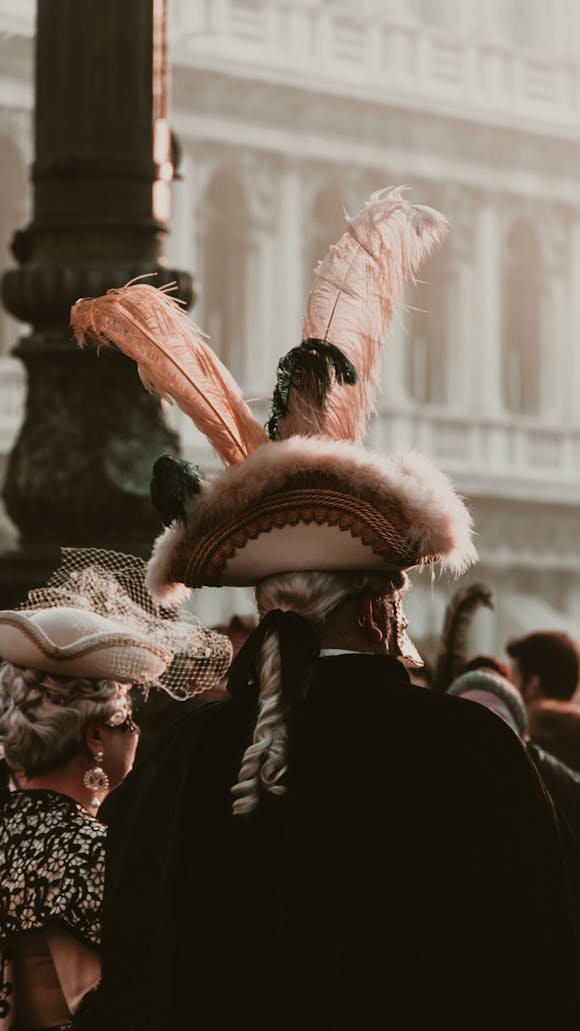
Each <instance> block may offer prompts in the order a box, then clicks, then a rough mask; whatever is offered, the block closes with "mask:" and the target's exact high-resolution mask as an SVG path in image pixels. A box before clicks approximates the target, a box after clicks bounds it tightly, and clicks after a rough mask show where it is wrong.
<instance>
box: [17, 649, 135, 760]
mask: <svg viewBox="0 0 580 1031" xmlns="http://www.w3.org/2000/svg"><path fill="white" fill-rule="evenodd" d="M127 690H128V685H126V684H118V683H117V682H116V681H114V680H83V679H80V678H77V677H58V676H53V675H52V674H49V673H43V672H41V671H39V670H35V669H25V668H23V667H22V666H15V665H13V664H12V663H10V662H3V663H2V664H1V665H0V746H1V748H2V750H3V752H4V758H5V760H6V763H7V765H8V767H9V769H10V771H11V772H23V773H25V774H26V775H27V776H28V777H34V776H39V775H41V774H44V773H46V772H48V771H49V770H53V769H56V768H58V767H59V766H61V765H64V764H65V763H66V762H68V760H69V759H71V758H72V756H73V755H74V754H75V752H76V751H77V749H78V748H79V747H80V746H81V744H82V740H83V733H84V729H85V727H86V725H87V723H88V722H89V720H92V719H96V720H99V721H100V722H103V723H106V722H107V721H108V720H110V719H112V718H113V717H114V716H115V714H116V713H118V711H119V709H120V707H121V706H122V704H123V702H122V699H123V696H124V695H126V692H127Z"/></svg>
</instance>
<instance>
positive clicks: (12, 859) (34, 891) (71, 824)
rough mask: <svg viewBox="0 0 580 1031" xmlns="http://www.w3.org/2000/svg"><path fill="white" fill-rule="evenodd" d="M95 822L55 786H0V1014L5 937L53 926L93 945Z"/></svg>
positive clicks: (6, 982) (98, 902) (5, 996)
mask: <svg viewBox="0 0 580 1031" xmlns="http://www.w3.org/2000/svg"><path fill="white" fill-rule="evenodd" d="M105 834H106V830H105V827H104V826H103V824H101V823H99V822H98V821H97V820H95V819H93V818H92V817H91V816H90V815H89V813H87V812H86V811H85V810H84V809H83V808H82V806H80V805H79V804H78V803H77V802H75V801H74V800H73V799H72V798H69V797H68V796H67V795H61V794H59V793H57V792H55V791H46V790H33V791H12V792H11V791H7V790H3V791H0V1020H1V1019H2V1018H5V1017H7V1016H8V1014H9V1013H10V1011H11V997H12V995H13V985H12V984H11V983H10V978H9V976H7V972H8V970H9V960H10V956H11V942H12V941H13V940H14V938H15V936H18V935H21V934H22V933H24V932H27V931H39V930H42V929H43V928H46V927H48V926H51V925H53V926H54V925H57V926H60V927H62V928H64V929H65V930H66V931H68V932H70V933H71V934H72V935H73V936H74V937H75V938H77V939H78V940H80V941H81V942H83V943H84V944H85V945H88V946H92V947H98V946H99V944H100V934H101V910H102V901H103V890H104V879H105Z"/></svg>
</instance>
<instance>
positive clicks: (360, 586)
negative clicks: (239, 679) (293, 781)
mask: <svg viewBox="0 0 580 1031" xmlns="http://www.w3.org/2000/svg"><path fill="white" fill-rule="evenodd" d="M407 584H408V580H407V577H406V575H405V574H404V573H397V572H395V573H389V574H380V573H372V574H360V573H317V572H308V573H282V574H279V575H277V576H270V577H266V579H264V580H262V581H261V582H260V583H259V584H258V585H257V587H256V602H257V605H258V612H259V613H260V616H261V617H264V616H265V615H266V613H268V612H270V611H272V610H273V609H282V610H286V611H291V612H297V613H298V614H299V615H300V616H302V618H303V619H305V620H306V621H307V622H308V623H309V624H310V625H311V626H312V627H315V628H319V627H320V626H321V625H322V624H323V623H324V620H325V619H326V618H327V617H328V616H329V615H330V614H331V613H332V612H333V611H334V610H335V609H337V608H338V606H339V605H341V604H342V603H343V602H345V601H346V600H347V599H349V598H352V599H353V600H354V599H355V598H356V597H357V596H360V595H364V594H368V593H369V592H372V593H376V595H377V597H383V598H385V597H390V596H393V597H394V603H393V614H394V619H396V618H399V616H398V614H399V602H398V599H399V592H402V591H403V590H404V589H405V588H406V586H407ZM394 636H396V633H395V632H393V637H394ZM257 666H258V670H259V681H260V691H259V696H258V717H257V720H256V725H255V728H254V734H253V739H252V744H251V745H249V747H248V748H247V749H246V751H245V753H244V757H243V759H242V765H241V767H240V772H239V775H238V781H237V783H236V784H235V785H234V787H233V788H232V795H233V797H234V803H233V807H232V808H233V812H234V815H236V816H240V815H248V814H249V813H251V812H253V811H254V810H255V809H256V807H257V805H258V802H259V798H260V791H261V790H263V791H267V792H268V793H269V794H272V795H278V796H280V795H283V794H284V793H285V790H286V789H285V787H284V784H283V780H284V775H285V773H286V769H287V765H286V746H287V738H288V728H287V712H286V711H285V705H284V699H283V697H282V689H281V661H280V648H279V642H278V635H277V634H276V632H275V631H270V632H269V633H268V634H267V635H266V637H265V639H264V643H263V645H262V648H261V651H260V655H259V658H258V662H257Z"/></svg>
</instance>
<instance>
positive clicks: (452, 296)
mask: <svg viewBox="0 0 580 1031" xmlns="http://www.w3.org/2000/svg"><path fill="white" fill-rule="evenodd" d="M448 200H449V203H447V201H448ZM444 210H445V211H446V212H448V213H449V216H450V219H451V232H450V234H449V239H448V241H447V242H446V243H445V244H444V245H443V246H444V247H446V248H447V251H448V264H447V268H448V276H449V282H448V291H449V293H448V298H449V303H448V311H447V321H448V326H447V340H448V344H449V349H448V354H447V391H446V397H447V404H448V405H449V408H450V410H452V411H454V412H458V413H462V412H463V413H467V412H471V410H472V396H471V389H472V384H471V382H470V378H471V370H472V368H473V365H474V363H475V362H476V361H477V348H478V344H479V341H478V340H477V334H476V319H475V307H476V297H477V290H476V289H475V287H476V283H475V278H476V267H475V262H476V240H475V233H474V221H475V219H476V211H477V201H476V198H475V197H474V196H473V195H472V194H471V192H470V191H468V190H461V189H459V190H456V191H453V195H452V196H451V197H447V196H446V197H445V207H444Z"/></svg>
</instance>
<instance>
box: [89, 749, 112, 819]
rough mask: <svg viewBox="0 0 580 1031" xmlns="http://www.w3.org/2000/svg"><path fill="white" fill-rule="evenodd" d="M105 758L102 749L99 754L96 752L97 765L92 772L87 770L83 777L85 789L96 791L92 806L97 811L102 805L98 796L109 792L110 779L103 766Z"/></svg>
mask: <svg viewBox="0 0 580 1031" xmlns="http://www.w3.org/2000/svg"><path fill="white" fill-rule="evenodd" d="M104 758H105V753H104V752H103V751H101V749H99V751H98V752H95V756H94V760H95V765H94V766H93V767H92V768H91V769H90V770H87V772H86V773H85V775H84V777H83V784H84V785H85V787H86V788H88V789H89V791H94V793H95V797H94V798H91V805H92V806H93V807H94V808H95V809H98V808H99V805H100V804H101V803H100V800H99V799H98V798H96V795H97V794H104V793H105V792H106V791H108V790H109V778H108V777H107V774H106V773H105V771H104V769H103V767H102V765H101V764H102V762H103V759H104Z"/></svg>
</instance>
